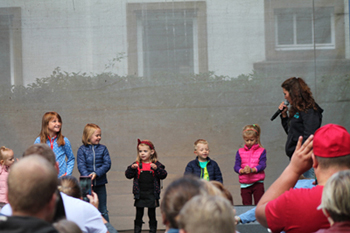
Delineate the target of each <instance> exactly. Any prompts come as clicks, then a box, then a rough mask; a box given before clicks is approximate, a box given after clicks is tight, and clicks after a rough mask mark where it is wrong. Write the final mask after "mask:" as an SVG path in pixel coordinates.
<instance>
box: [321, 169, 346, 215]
mask: <svg viewBox="0 0 350 233" xmlns="http://www.w3.org/2000/svg"><path fill="white" fill-rule="evenodd" d="M349 200H350V170H344V171H340V172H337V173H335V174H334V175H332V176H331V177H330V178H329V179H328V181H327V183H326V185H325V186H324V188H323V193H322V202H321V206H320V208H322V209H323V210H327V211H328V213H329V215H330V217H331V218H332V219H333V221H334V222H343V221H348V220H349V219H350V202H349Z"/></svg>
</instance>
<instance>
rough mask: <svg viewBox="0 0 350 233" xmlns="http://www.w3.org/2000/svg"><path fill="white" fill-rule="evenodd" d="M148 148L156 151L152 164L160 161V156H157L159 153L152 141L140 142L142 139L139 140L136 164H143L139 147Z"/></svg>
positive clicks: (152, 157)
mask: <svg viewBox="0 0 350 233" xmlns="http://www.w3.org/2000/svg"><path fill="white" fill-rule="evenodd" d="M140 145H141V146H148V147H149V148H150V149H151V150H153V151H154V153H153V154H151V162H152V163H155V162H157V161H158V156H157V152H156V149H155V148H154V145H153V143H152V142H151V141H150V140H142V141H141V140H140V139H137V158H136V162H138V163H139V164H141V163H142V160H141V158H140V155H139V146H140Z"/></svg>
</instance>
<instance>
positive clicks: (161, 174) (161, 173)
mask: <svg viewBox="0 0 350 233" xmlns="http://www.w3.org/2000/svg"><path fill="white" fill-rule="evenodd" d="M156 165H157V169H156V170H154V174H155V176H156V177H158V178H159V179H161V180H163V179H165V178H166V177H167V175H168V173H167V171H166V170H165V166H164V165H163V164H161V163H160V162H156Z"/></svg>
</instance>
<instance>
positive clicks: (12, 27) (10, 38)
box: [0, 7, 23, 86]
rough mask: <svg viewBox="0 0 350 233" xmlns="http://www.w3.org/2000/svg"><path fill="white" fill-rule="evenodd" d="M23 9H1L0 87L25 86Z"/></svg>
mask: <svg viewBox="0 0 350 233" xmlns="http://www.w3.org/2000/svg"><path fill="white" fill-rule="evenodd" d="M20 22H21V9H20V8H19V7H11V8H0V85H2V86H11V85H19V84H23V77H22V39H21V37H22V36H21V23H20Z"/></svg>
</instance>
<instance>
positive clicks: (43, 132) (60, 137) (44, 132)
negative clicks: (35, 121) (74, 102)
mask: <svg viewBox="0 0 350 233" xmlns="http://www.w3.org/2000/svg"><path fill="white" fill-rule="evenodd" d="M54 117H57V119H58V122H60V123H61V124H62V118H61V116H60V114H58V113H57V112H46V113H45V114H44V116H43V118H42V120H41V131H40V134H39V136H40V142H41V143H46V140H47V138H48V136H49V130H48V127H47V126H48V125H49V122H50V121H51V120H52V118H54ZM64 144H65V142H64V136H63V135H62V126H61V129H60V131H59V132H58V133H57V145H58V146H64Z"/></svg>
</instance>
